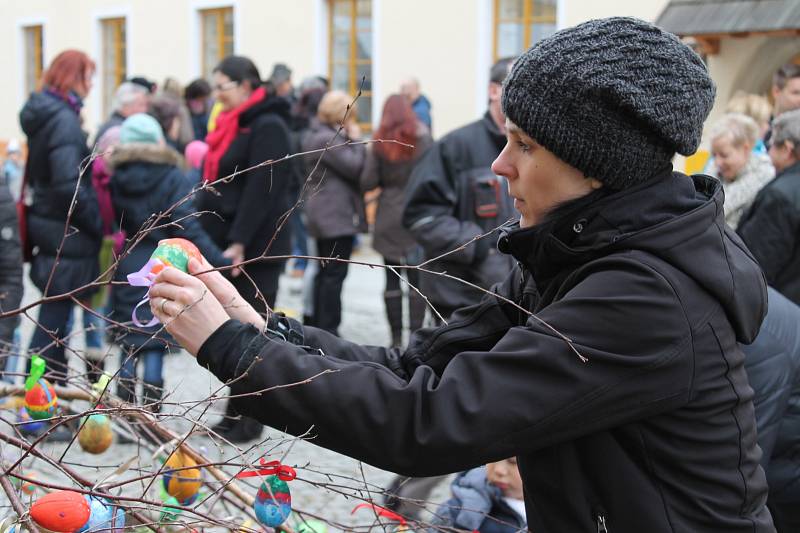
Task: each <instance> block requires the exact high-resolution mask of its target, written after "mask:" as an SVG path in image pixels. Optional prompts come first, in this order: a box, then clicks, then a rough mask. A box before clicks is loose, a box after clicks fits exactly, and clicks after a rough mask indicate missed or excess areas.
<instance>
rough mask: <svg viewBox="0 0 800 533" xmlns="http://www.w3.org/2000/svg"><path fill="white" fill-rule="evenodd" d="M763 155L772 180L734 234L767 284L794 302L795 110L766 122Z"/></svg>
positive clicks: (798, 190)
mask: <svg viewBox="0 0 800 533" xmlns="http://www.w3.org/2000/svg"><path fill="white" fill-rule="evenodd" d="M769 156H770V159H771V160H772V164H773V166H774V167H775V173H776V175H775V179H773V180H772V181H771V182H770V183H768V184H767V185H766V186H765V187H764V188H763V189H761V191H760V192H759V193H758V195H757V196H756V199H755V200H753V205H752V206H751V207H750V210H749V211H748V212H747V213H746V214H745V215H744V216H743V217H742V219H741V220H740V221H739V227H738V228H737V231H738V232H739V235H740V236H741V237H742V240H743V241H744V243H745V244H746V245H747V247H748V248H749V249H750V251H751V252H752V254H753V256H754V257H755V258H756V260H757V261H758V264H759V265H761V268H762V269H763V270H764V275H765V276H766V277H767V283H769V284H770V285H771V286H772V287H774V288H775V289H777V290H778V291H779V292H780V293H781V294H783V295H784V296H786V297H787V298H789V299H790V300H791V301H793V302H794V303H796V304H800V246H798V244H800V109H799V110H795V111H789V112H787V113H784V114H782V115H780V116H779V117H777V118H776V119H775V120H774V122H773V123H772V139H771V141H770V146H769Z"/></svg>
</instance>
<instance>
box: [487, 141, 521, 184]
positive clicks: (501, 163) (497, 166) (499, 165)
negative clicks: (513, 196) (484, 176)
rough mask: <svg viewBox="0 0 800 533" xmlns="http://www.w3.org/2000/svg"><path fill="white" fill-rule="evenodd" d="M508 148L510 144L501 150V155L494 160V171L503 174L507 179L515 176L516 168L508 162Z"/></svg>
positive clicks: (499, 174)
mask: <svg viewBox="0 0 800 533" xmlns="http://www.w3.org/2000/svg"><path fill="white" fill-rule="evenodd" d="M507 149H508V144H506V146H505V148H503V151H502V152H500V155H498V156H497V159H495V160H494V162H493V163H492V172H494V173H495V174H496V175H498V176H503V177H504V178H506V179H509V180H510V179H513V178H514V177H516V176H514V168H513V167H512V166H511V165H510V164H509V163H508V160H507V155H506V150H507Z"/></svg>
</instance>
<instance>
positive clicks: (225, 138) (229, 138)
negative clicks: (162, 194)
mask: <svg viewBox="0 0 800 533" xmlns="http://www.w3.org/2000/svg"><path fill="white" fill-rule="evenodd" d="M266 97H267V91H266V89H264V87H259V88H258V89H256V90H255V91H253V92H252V94H250V98H248V99H247V101H246V102H245V103H243V104H242V105H240V106H239V107H236V108H234V109H231V110H229V111H222V112H221V113H220V114H219V115H217V127H216V128H215V129H214V131H212V132H210V133H209V134H208V135H206V144H208V153H207V154H206V161H205V164H204V165H203V181H205V182H213V181H216V179H217V178H219V177H221V176H219V160H220V159H222V156H223V155H224V154H225V152H226V151H227V150H228V147H229V146H230V145H231V143H232V142H233V140H234V139H235V138H236V135H237V134H238V133H239V115H241V114H242V113H244V112H245V111H247V110H248V109H250V108H251V107H253V106H254V105H256V104H257V103H259V102H260V101H262V100H263V99H264V98H266Z"/></svg>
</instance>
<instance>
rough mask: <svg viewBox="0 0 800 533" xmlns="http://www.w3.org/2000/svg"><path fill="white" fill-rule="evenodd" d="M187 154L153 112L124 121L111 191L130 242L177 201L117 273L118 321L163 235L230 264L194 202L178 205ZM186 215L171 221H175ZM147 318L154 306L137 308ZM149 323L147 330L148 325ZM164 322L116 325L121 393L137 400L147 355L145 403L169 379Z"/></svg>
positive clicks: (125, 317)
mask: <svg viewBox="0 0 800 533" xmlns="http://www.w3.org/2000/svg"><path fill="white" fill-rule="evenodd" d="M182 165H183V160H182V158H181V156H180V154H178V152H176V151H175V150H174V149H173V148H172V147H170V146H169V145H168V144H167V143H166V142H165V138H164V134H163V132H162V130H161V125H160V124H159V123H158V122H157V121H156V119H155V118H153V117H152V116H150V115H147V114H144V113H139V114H136V115H133V116H131V117H128V118H127V119H125V122H123V123H122V127H121V129H120V136H119V145H118V146H117V147H116V148H115V149H114V152H113V154H112V156H111V170H112V177H111V196H112V199H113V208H114V211H115V212H116V213H118V214H119V220H120V221H121V224H122V229H123V230H124V231H125V232H126V233H127V235H129V236H130V238H131V239H130V240H129V245H131V244H132V243H133V242H134V240H135V239H138V238H139V237H140V235H139V231H140V229H141V228H142V227H143V226H144V225H145V223H146V221H147V220H149V219H151V217H152V216H153V213H164V212H166V211H167V209H169V208H171V207H173V206H176V205H177V207H175V208H174V210H173V211H172V213H171V215H170V216H169V217H168V219H166V220H164V221H163V223H162V224H160V226H159V228H158V229H155V230H153V231H149V232H147V234H146V235H144V236H143V238H142V239H141V240H140V241H138V242H137V243H136V244H135V246H132V247H131V248H129V249H128V250H126V253H123V254H122V256H121V259H120V262H119V265H118V268H117V269H116V271H115V274H114V281H116V282H119V283H118V284H115V285H114V286H113V289H112V291H111V309H112V313H111V316H112V317H113V319H114V321H115V322H119V323H128V322H130V321H131V316H132V314H133V312H134V309H135V307H136V305H137V304H138V303H139V302H140V301H141V300H142V298H143V297H144V296H145V293H146V292H147V291H146V290H144V289H142V287H134V286H131V285H128V284H127V283H125V281H126V280H127V278H126V275H127V274H129V273H131V272H136V271H138V270H139V269H140V268H141V267H142V265H144V264H145V263H147V261H148V259H149V258H150V254H152V253H153V250H155V249H156V246H157V245H158V241H160V240H161V239H171V238H177V237H180V238H184V239H188V240H190V241H192V242H193V243H194V244H195V245H196V246H197V248H198V249H199V250H200V253H202V254H203V256H204V257H206V259H208V261H209V262H211V264H213V265H214V266H225V265H229V264H230V261H229V260H228V259H226V258H224V257H223V256H222V251H221V250H220V249H219V248H218V247H217V246H216V245H215V244H214V242H213V241H212V240H211V238H210V237H209V236H208V235H207V234H206V232H205V231H203V228H202V227H201V226H200V222H199V221H198V220H197V218H196V217H193V216H191V214H192V212H193V211H194V209H193V206H192V204H191V203H190V202H184V203H183V204H181V205H178V204H179V202H180V200H181V199H182V198H183V197H184V195H185V194H186V177H185V176H184V174H183V171H182V170H181V166H182ZM170 220H172V221H178V220H179V221H180V222H179V223H178V224H170V223H169V221H170ZM136 312H137V316H138V317H139V319H140V320H141V321H142V322H145V323H146V322H147V321H148V320H149V319H150V318H151V316H152V315H151V314H150V310H149V306H146V305H144V306H141V307H140V308H139V309H136ZM143 329H144V331H142V330H143ZM159 329H161V328H160V325H156V326H153V327H151V328H135V329H128V328H121V327H116V326H115V327H113V328H112V334H113V336H114V341H115V342H116V343H117V344H119V345H120V347H121V348H122V364H121V367H122V369H121V371H120V381H119V383H118V386H117V395H118V396H119V397H120V398H122V399H123V400H125V401H127V402H130V403H134V398H135V392H136V391H135V389H136V384H137V382H138V380H137V378H136V366H137V362H138V361H143V366H144V374H143V382H144V385H143V397H144V403H147V404H155V405H156V406H157V405H158V404H157V402H158V401H159V400H160V399H161V392H162V388H163V385H164V379H163V375H162V368H163V359H164V355H165V353H166V351H167V344H166V342H165V337H164V334H163V332H161V334H159V333H160V332H159V331H157V330H159Z"/></svg>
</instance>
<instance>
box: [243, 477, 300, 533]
mask: <svg viewBox="0 0 800 533" xmlns="http://www.w3.org/2000/svg"><path fill="white" fill-rule="evenodd" d="M253 510H255V512H256V518H258V521H259V522H261V523H262V524H264V525H265V526H267V527H278V526H279V525H281V524H282V523H283V522H284V520H286V519H287V518H289V515H290V514H291V512H292V494H291V493H290V492H289V485H287V484H286V482H285V481H283V480H282V479H280V478H279V477H278V476H275V475H272V476H267V477H266V478H265V479H264V482H263V483H262V484H261V487H260V488H259V489H258V494H256V501H255V502H254V503H253Z"/></svg>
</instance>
